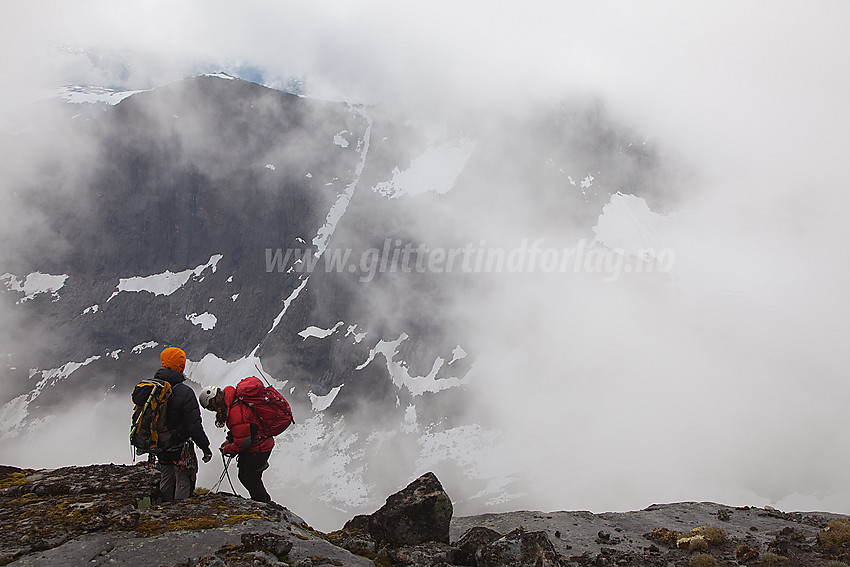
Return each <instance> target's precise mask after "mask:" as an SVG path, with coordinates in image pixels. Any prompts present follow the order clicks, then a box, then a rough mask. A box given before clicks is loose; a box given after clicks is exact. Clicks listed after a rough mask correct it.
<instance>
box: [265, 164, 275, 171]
mask: <svg viewBox="0 0 850 567" xmlns="http://www.w3.org/2000/svg"><path fill="white" fill-rule="evenodd" d="M266 169H271V170H272V171H274V170H275V169H276V168H275V166H274V164H273V163H267V164H266Z"/></svg>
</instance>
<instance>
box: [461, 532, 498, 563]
mask: <svg viewBox="0 0 850 567" xmlns="http://www.w3.org/2000/svg"><path fill="white" fill-rule="evenodd" d="M500 537H502V536H501V534H499V532H497V531H495V530H491V529H490V528H485V527H482V526H475V527H474V528H470V529H468V530H467V531H466V532H465V533H464V534H463V535H462V536H460V539H459V540H458V541H457V543H456V544H455V545H456V546H457V554H455V563H457V564H458V565H469V566H470V567H475V566H476V565H477V563H476V559H475V553H476V552H477V551H478V549H479V548H481V547H484V546H485V545H487V544H489V543H492V542H494V541H496V540H497V539H499V538H500Z"/></svg>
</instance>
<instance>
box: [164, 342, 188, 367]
mask: <svg viewBox="0 0 850 567" xmlns="http://www.w3.org/2000/svg"><path fill="white" fill-rule="evenodd" d="M159 359H160V360H161V361H162V367H163V368H169V369H171V370H176V371H177V372H183V369H184V368H186V353H185V352H183V351H182V350H181V349H179V348H177V347H168V348H167V349H165V350H164V351H162V353H161V354H160V355H159Z"/></svg>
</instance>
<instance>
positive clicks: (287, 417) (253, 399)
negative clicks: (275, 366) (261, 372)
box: [233, 376, 295, 437]
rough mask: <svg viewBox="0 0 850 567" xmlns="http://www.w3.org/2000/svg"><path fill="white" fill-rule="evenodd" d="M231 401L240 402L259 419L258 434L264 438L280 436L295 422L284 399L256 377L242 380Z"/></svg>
mask: <svg viewBox="0 0 850 567" xmlns="http://www.w3.org/2000/svg"><path fill="white" fill-rule="evenodd" d="M233 401H234V403H239V402H242V403H243V404H245V405H247V406H249V407H250V408H251V409H253V410H254V413H256V414H257V417H258V418H259V419H260V430H261V431H260V433H261V434H262V435H263V436H265V437H274V436H275V435H280V434H281V433H283V432H284V431H285V430H286V428H287V427H289V426H290V424H292V423H293V422H294V421H295V420H293V419H292V409H290V407H289V403H288V402H287V401H286V398H284V397H283V396H282V395H281V393H280V392H278V391H277V390H275V389H274V387H273V386H266V385H264V384H263V383H262V382H261V381H260V379H259V378H257V377H256V376H249V377H248V378H243V379H242V380H241V381H240V382H239V383H238V384H237V385H236V397H234V398H233Z"/></svg>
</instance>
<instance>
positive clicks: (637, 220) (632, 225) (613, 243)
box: [593, 192, 669, 256]
mask: <svg viewBox="0 0 850 567" xmlns="http://www.w3.org/2000/svg"><path fill="white" fill-rule="evenodd" d="M668 226H669V219H668V218H667V217H665V216H664V215H660V214H658V213H654V212H652V211H651V210H650V209H649V206H648V205H647V204H646V201H644V200H643V198H641V197H636V196H634V195H624V194H622V193H619V192H618V193H615V194H614V195H611V199H610V200H609V201H608V204H607V205H605V206H604V207H603V208H602V214H601V215H599V219H598V220H597V222H596V226H594V227H593V232H594V233H595V235H596V237H595V240H596V242H599V243H601V244H602V245H604V246H606V247H607V248H611V249H613V250H618V251H622V252H623V253H624V254H628V255H632V256H645V255H646V254H650V255H652V253H653V252H655V253H657V252H659V251H661V250H663V249H665V248H666V247H667V243H668V242H669V238H668V236H667V230H668Z"/></svg>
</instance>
